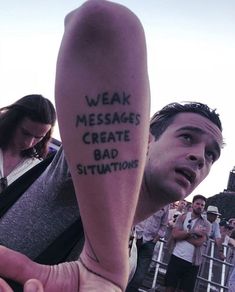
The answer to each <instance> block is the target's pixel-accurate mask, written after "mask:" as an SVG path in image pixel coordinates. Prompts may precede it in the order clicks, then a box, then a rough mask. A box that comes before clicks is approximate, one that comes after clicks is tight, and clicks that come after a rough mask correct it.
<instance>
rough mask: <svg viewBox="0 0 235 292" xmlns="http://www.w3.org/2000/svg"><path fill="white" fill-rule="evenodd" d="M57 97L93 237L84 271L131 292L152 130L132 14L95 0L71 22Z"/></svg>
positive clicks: (140, 37)
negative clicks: (136, 220) (135, 225)
mask: <svg viewBox="0 0 235 292" xmlns="http://www.w3.org/2000/svg"><path fill="white" fill-rule="evenodd" d="M55 96H56V108H57V112H58V121H59V127H60V133H61V138H62V143H63V146H64V150H65V154H66V158H67V161H68V164H69V168H70V171H71V174H72V178H73V182H74V186H75V189H76V194H77V200H78V203H79V207H80V211H81V216H82V220H83V224H84V229H85V233H86V241H85V247H84V250H83V252H82V255H81V262H82V265H83V267H85V268H87V269H88V270H89V271H91V272H93V273H94V274H96V275H100V276H101V277H103V278H105V279H108V280H109V281H111V282H113V283H114V284H116V285H117V286H119V287H121V289H124V287H125V285H126V283H127V279H128V237H129V233H130V229H131V226H132V222H133V217H134V212H135V208H136V204H137V199H138V194H139V189H140V185H141V180H142V175H143V170H144V164H145V157H146V147H147V135H148V125H149V82H148V74H147V61H146V47H145V37H144V32H143V29H142V26H141V24H140V22H139V20H138V19H137V17H136V16H135V15H134V14H133V13H132V12H131V11H129V10H128V9H127V8H125V7H123V6H121V5H118V4H114V3H111V2H107V1H102V0H98V1H95V0H91V1H88V2H86V3H85V4H84V5H83V6H81V7H80V8H79V9H78V10H75V11H73V12H72V13H70V14H69V15H68V16H67V17H66V21H65V33H64V37H63V40H62V44H61V48H60V51H59V56H58V62H57V73H56V86H55Z"/></svg>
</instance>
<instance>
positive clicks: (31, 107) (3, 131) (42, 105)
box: [0, 94, 56, 158]
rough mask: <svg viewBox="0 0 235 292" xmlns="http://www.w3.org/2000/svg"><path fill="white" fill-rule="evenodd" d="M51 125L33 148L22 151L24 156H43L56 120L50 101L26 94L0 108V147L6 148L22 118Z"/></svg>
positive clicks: (40, 96) (36, 95) (39, 96)
mask: <svg viewBox="0 0 235 292" xmlns="http://www.w3.org/2000/svg"><path fill="white" fill-rule="evenodd" d="M24 118H29V119H30V120H32V121H34V122H38V123H42V124H49V125H51V129H50V130H49V131H48V132H47V134H46V135H45V136H44V137H43V139H42V140H41V141H40V142H38V143H37V144H36V145H35V146H34V147H33V148H30V149H26V150H24V151H22V155H23V156H26V157H39V158H44V157H45V156H46V154H47V151H48V143H49V140H50V139H51V134H52V130H53V127H54V125H55V121H56V112H55V108H54V106H53V104H52V103H51V101H50V100H49V99H47V98H45V97H43V96H42V95H40V94H31V95H26V96H24V97H22V98H20V99H19V100H17V101H16V102H14V103H13V104H11V105H9V106H5V107H3V108H1V109H0V148H2V149H6V148H7V147H8V145H9V143H10V141H11V139H12V138H13V135H14V134H15V131H16V128H17V126H18V124H19V123H20V122H21V121H22V120H23V119H24Z"/></svg>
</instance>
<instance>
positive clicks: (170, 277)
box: [165, 195, 211, 292]
mask: <svg viewBox="0 0 235 292" xmlns="http://www.w3.org/2000/svg"><path fill="white" fill-rule="evenodd" d="M205 204H206V198H205V197H204V196H202V195H196V196H194V197H193V203H192V208H193V211H192V212H188V213H186V214H183V215H180V216H179V217H178V219H177V221H176V224H175V226H174V227H173V230H172V240H171V243H170V245H171V244H172V247H171V248H172V255H171V257H170V261H169V263H168V267H167V272H166V276H165V286H166V292H173V291H176V289H177V286H178V288H179V289H180V291H185V292H193V291H194V285H195V282H196V277H197V273H198V270H199V266H200V264H201V262H202V247H203V244H204V242H206V241H207V239H208V237H209V235H210V232H211V226H210V223H209V222H208V221H207V220H206V219H205V218H204V217H203V216H202V212H203V210H204V207H205Z"/></svg>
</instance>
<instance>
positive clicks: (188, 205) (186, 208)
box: [185, 202, 193, 213]
mask: <svg viewBox="0 0 235 292" xmlns="http://www.w3.org/2000/svg"><path fill="white" fill-rule="evenodd" d="M192 211H193V208H192V203H190V202H187V205H186V207H185V213H187V212H192Z"/></svg>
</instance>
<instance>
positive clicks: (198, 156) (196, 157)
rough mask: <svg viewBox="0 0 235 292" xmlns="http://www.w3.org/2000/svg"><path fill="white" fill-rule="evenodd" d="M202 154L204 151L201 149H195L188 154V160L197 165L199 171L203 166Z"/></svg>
mask: <svg viewBox="0 0 235 292" xmlns="http://www.w3.org/2000/svg"><path fill="white" fill-rule="evenodd" d="M204 153H205V152H204V149H201V147H197V148H195V149H194V150H193V151H191V152H190V153H189V154H188V159H190V160H192V161H193V162H195V163H196V164H197V165H198V168H199V169H201V168H203V166H204V164H205V156H204Z"/></svg>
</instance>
